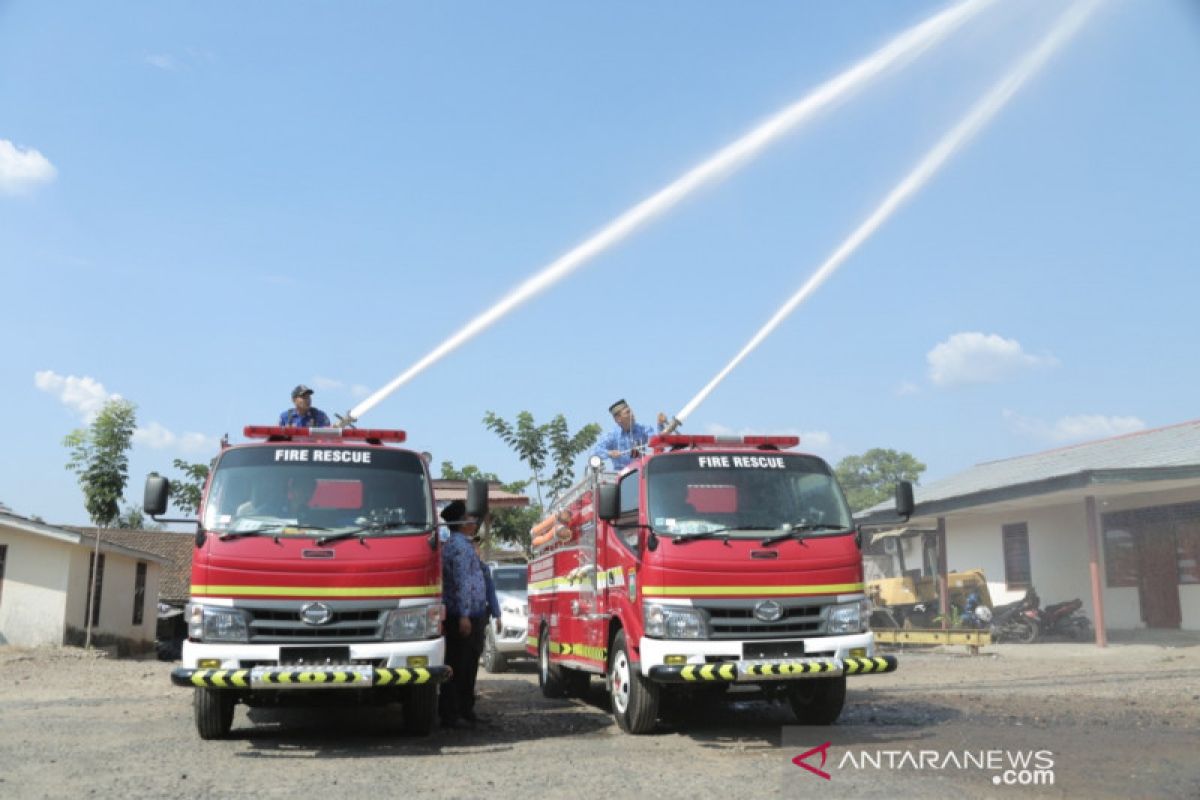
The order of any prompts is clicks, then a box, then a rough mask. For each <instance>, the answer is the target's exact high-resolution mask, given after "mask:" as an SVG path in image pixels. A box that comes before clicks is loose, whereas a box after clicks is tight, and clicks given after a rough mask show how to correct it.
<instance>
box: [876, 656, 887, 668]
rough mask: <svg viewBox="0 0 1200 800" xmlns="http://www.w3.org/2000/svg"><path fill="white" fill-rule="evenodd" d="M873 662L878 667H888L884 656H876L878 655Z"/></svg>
mask: <svg viewBox="0 0 1200 800" xmlns="http://www.w3.org/2000/svg"><path fill="white" fill-rule="evenodd" d="M875 664H876V665H877V666H878V667H879V668H880V669H887V668H888V662H887V659H886V658H878V657H877V658H876V659H875Z"/></svg>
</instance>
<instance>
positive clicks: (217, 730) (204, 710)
mask: <svg viewBox="0 0 1200 800" xmlns="http://www.w3.org/2000/svg"><path fill="white" fill-rule="evenodd" d="M233 706H234V699H233V695H232V694H230V693H228V692H218V691H216V690H214V689H201V688H197V689H196V694H195V695H194V696H193V698H192V710H193V711H194V712H195V717H196V732H197V733H199V734H200V738H201V739H224V738H225V737H226V736H227V735H229V729H230V728H232V727H233Z"/></svg>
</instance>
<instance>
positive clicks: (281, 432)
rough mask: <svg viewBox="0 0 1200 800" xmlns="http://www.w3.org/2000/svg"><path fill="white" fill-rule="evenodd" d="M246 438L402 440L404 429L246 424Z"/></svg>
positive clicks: (243, 431) (404, 438)
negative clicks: (295, 437) (294, 437)
mask: <svg viewBox="0 0 1200 800" xmlns="http://www.w3.org/2000/svg"><path fill="white" fill-rule="evenodd" d="M242 433H243V434H244V435H245V436H246V438H247V439H270V438H271V437H273V436H287V437H292V436H303V437H307V438H317V437H325V436H330V437H333V436H336V437H338V438H340V439H365V440H374V441H379V442H403V441H405V440H406V439H407V438H408V434H406V433H405V432H404V431H397V430H387V429H384V428H305V427H300V426H296V425H247V426H246V427H245V428H244V429H242Z"/></svg>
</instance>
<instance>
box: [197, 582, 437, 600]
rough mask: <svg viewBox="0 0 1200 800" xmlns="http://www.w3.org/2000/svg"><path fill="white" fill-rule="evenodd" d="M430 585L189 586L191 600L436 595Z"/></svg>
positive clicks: (435, 587) (434, 587) (435, 585)
mask: <svg viewBox="0 0 1200 800" xmlns="http://www.w3.org/2000/svg"><path fill="white" fill-rule="evenodd" d="M441 591H442V587H441V585H440V584H434V585H432V586H196V585H193V586H192V596H193V597H229V596H230V595H252V596H256V597H258V596H271V597H425V596H432V595H436V594H440V593H441Z"/></svg>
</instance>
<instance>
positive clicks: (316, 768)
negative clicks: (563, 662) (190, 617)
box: [0, 644, 1200, 800]
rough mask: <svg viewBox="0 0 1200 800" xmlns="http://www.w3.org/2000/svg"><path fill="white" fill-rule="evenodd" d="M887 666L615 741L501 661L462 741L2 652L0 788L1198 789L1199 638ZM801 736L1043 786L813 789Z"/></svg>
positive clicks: (573, 703)
mask: <svg viewBox="0 0 1200 800" xmlns="http://www.w3.org/2000/svg"><path fill="white" fill-rule="evenodd" d="M900 658H901V668H900V671H898V672H897V673H894V674H890V675H881V676H871V677H863V678H861V679H858V680H852V681H851V683H850V686H851V691H850V696H849V701H848V705H847V709H846V711H845V712H844V713H843V715H842V719H841V720H840V722H839V724H838V725H837V726H834V727H833V728H824V729H812V728H801V727H798V726H796V725H795V719H794V717H792V715H791V713H790V711H789V710H788V709H786V708H785V707H783V706H781V705H776V704H771V703H767V702H764V701H758V700H745V701H742V702H736V703H716V704H714V703H692V704H689V705H688V706H687V707H686V708H676V709H675V710H674V711H673V713H672V715H671V717H670V719H668V720H666V721H665V722H664V723H663V725H662V726H661V729H660V731H659V732H658V733H657V734H654V735H650V736H641V737H631V736H627V735H625V734H622V733H620V732H619V731H618V730H617V728H616V726H615V724H614V723H613V722H612V719H611V717H610V716H609V715H608V713H607V703H606V700H605V696H604V694H603V691H602V685H601V683H600V682H599V681H598V680H597V681H593V683H592V692H591V695H590V696H589V698H587V699H586V700H562V701H559V700H546V699H544V698H542V697H541V694H540V692H539V691H538V688H537V680H536V676H535V675H534V671H533V666H532V664H528V663H519V664H517V665H516V667H515V670H514V671H513V672H510V673H505V674H503V675H488V674H487V673H486V672H483V671H481V672H480V680H479V689H480V693H481V699H480V702H479V706H478V709H479V711H480V713H481V714H486V715H487V716H488V720H487V722H486V724H481V725H480V726H479V727H478V728H476V729H475V730H449V731H442V730H438V731H435V732H434V733H433V735H431V736H429V737H428V738H405V737H400V736H396V735H394V734H393V733H391V732H389V723H391V722H392V721H393V715H394V714H396V713H398V712H397V711H396V709H394V708H390V707H384V708H355V709H290V710H286V711H280V710H265V709H256V710H250V711H248V710H247V709H246V708H245V707H242V706H239V707H238V711H237V715H236V717H235V719H234V730H233V733H232V735H231V738H230V739H228V740H225V741H217V742H202V741H200V740H199V739H198V738H197V736H196V734H195V730H194V727H193V724H192V715H191V692H190V691H187V690H184V689H178V688H175V687H173V686H171V685H170V683H169V681H168V678H167V675H168V672H169V671H170V668H171V665H170V664H166V663H161V662H157V661H131V660H116V659H111V658H107V657H104V656H103V655H101V654H97V653H93V652H85V651H82V650H77V649H70V648H63V649H42V650H25V649H18V648H12V647H0V797H22V798H24V797H68V796H70V797H79V796H99V797H117V796H120V797H166V796H173V797H188V798H208V797H247V796H256V797H298V796H308V795H311V794H312V793H313V792H314V791H315V790H316V791H324V792H327V793H329V794H333V795H336V796H338V797H339V798H341V797H346V798H355V797H373V798H377V797H381V796H382V797H388V796H397V795H404V796H409V797H412V796H432V797H468V798H474V799H475V800H478V798H482V797H517V796H521V797H531V796H542V795H545V796H551V797H562V796H566V795H597V794H599V795H603V796H616V797H625V796H631V795H633V794H634V793H635V792H637V793H641V794H651V795H652V796H653V797H655V798H669V797H712V796H716V795H721V794H737V795H741V796H752V797H756V798H757V797H760V796H768V797H775V796H783V797H793V796H794V797H801V796H815V795H817V794H820V795H821V796H830V797H832V796H838V794H837V792H838V791H842V792H844V793H845V794H846V795H847V796H850V795H862V794H864V793H868V792H869V793H876V792H880V793H882V792H887V793H888V794H891V795H893V796H895V795H905V794H908V793H909V792H910V791H911V792H919V793H920V794H921V795H922V797H927V798H933V797H941V796H953V797H957V798H959V800H961V798H963V797H965V796H971V797H977V796H996V797H1024V796H1030V797H1098V796H1100V797H1108V796H1111V797H1118V796H1145V797H1160V796H1179V797H1200V734H1198V731H1200V646H1189V647H1177V648H1170V647H1162V646H1155V645H1133V644H1129V645H1116V646H1112V647H1109V648H1108V649H1106V650H1099V649H1097V648H1094V647H1091V646H1087V645H1072V644H1042V645H1032V646H1028V645H1026V646H1022V645H999V646H994V647H991V648H988V649H986V650H985V651H984V654H982V655H979V656H968V655H965V654H964V653H963V652H962V650H958V651H957V652H954V651H946V652H931V651H923V652H911V651H909V652H902V653H901V654H900ZM813 737H817V739H821V738H827V739H830V740H832V741H833V742H834V747H833V748H832V749H831V750H830V751H829V754H830V756H831V757H834V758H835V759H836V758H837V757H838V753H839V752H840V751H839V748H844V749H845V750H849V749H857V750H862V749H864V748H875V749H878V748H880V747H885V746H886V747H887V748H892V749H895V748H900V749H913V748H918V749H925V750H930V749H933V750H938V749H940V750H946V749H955V748H957V749H959V750H962V749H964V748H971V749H996V748H1002V749H1014V748H1015V749H1022V748H1025V749H1038V748H1047V749H1050V750H1052V751H1053V752H1054V754H1055V758H1054V773H1055V774H1054V785H1053V786H1041V787H1034V788H1028V787H1027V788H1020V787H1008V786H996V785H993V782H992V775H991V773H988V772H980V771H979V770H974V771H970V770H968V771H957V772H954V773H953V774H950V773H948V772H947V771H945V770H941V771H937V770H935V771H928V770H926V771H919V772H917V771H912V770H909V771H907V772H905V771H903V770H901V771H899V772H897V771H886V770H873V771H863V772H859V773H855V774H851V773H849V772H847V771H846V770H840V771H838V772H837V774H835V775H834V779H833V780H830V781H828V782H825V781H822V780H821V779H820V778H817V777H814V776H812V775H810V774H809V773H808V772H806V771H805V770H803V769H800V768H798V767H797V766H795V765H793V764H792V758H793V757H794V756H797V755H799V754H800V753H801V752H803V750H804V749H807V747H808V746H811V745H817V744H820V741H817V740H815V739H814V738H813ZM809 763H815V762H809ZM830 766H831V767H832V766H833V764H832V762H831V765H830ZM831 771H832V769H831ZM818 789H819V790H820V791H819V792H817V791H816V790H818ZM964 792H965V793H966V794H964Z"/></svg>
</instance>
